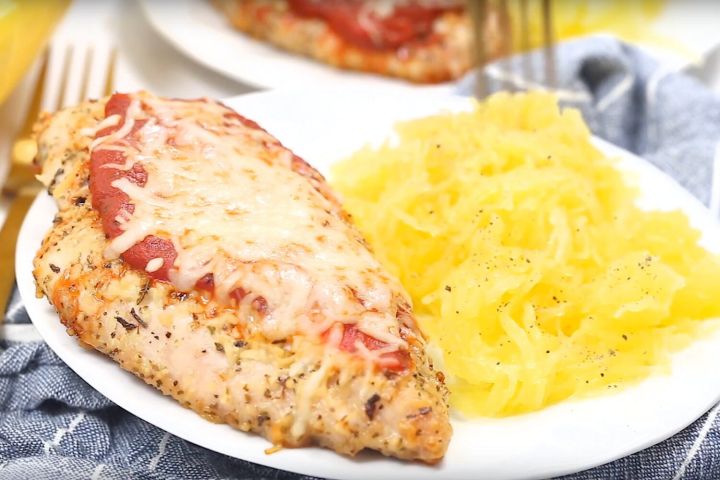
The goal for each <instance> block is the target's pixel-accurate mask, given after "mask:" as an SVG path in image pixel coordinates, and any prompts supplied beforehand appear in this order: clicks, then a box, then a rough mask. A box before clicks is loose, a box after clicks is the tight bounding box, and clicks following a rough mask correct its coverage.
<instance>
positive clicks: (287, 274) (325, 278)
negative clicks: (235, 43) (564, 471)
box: [34, 92, 451, 463]
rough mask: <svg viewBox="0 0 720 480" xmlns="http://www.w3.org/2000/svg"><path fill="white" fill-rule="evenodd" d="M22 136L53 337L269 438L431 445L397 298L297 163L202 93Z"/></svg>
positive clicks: (433, 410) (439, 439)
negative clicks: (39, 188) (36, 207)
mask: <svg viewBox="0 0 720 480" xmlns="http://www.w3.org/2000/svg"><path fill="white" fill-rule="evenodd" d="M36 132H37V138H38V155H37V158H36V162H37V163H38V165H39V166H40V167H41V169H42V173H41V175H40V177H39V178H40V179H41V181H42V182H43V183H44V184H45V185H46V186H47V188H48V191H49V192H50V194H51V195H52V196H53V197H54V198H55V199H56V201H57V204H58V208H59V213H58V214H57V216H56V217H55V219H54V225H53V228H52V229H51V231H50V232H49V233H48V234H47V236H46V237H45V239H44V241H43V243H42V247H41V248H40V250H39V251H38V253H37V256H36V258H35V262H34V267H35V269H34V276H35V279H36V282H37V287H38V295H45V296H46V297H47V298H48V299H49V301H50V303H51V304H52V305H53V306H54V307H55V308H56V309H57V311H58V313H59V316H60V320H61V321H62V323H63V324H64V325H65V326H66V327H67V330H68V333H69V334H71V335H75V336H77V338H78V339H79V341H80V342H82V343H83V344H86V345H89V346H91V347H93V348H95V349H97V350H98V351H100V352H102V353H104V354H106V355H108V356H110V357H111V358H112V359H114V360H115V361H116V362H118V363H119V364H120V365H121V366H122V367H123V368H125V369H126V370H129V371H130V372H133V373H134V374H135V375H137V376H138V377H140V378H141V379H143V380H144V381H145V382H147V383H149V384H151V385H153V386H155V387H156V388H157V389H158V390H160V391H161V392H163V393H164V394H166V395H170V396H172V397H174V398H175V399H176V400H177V401H178V402H180V403H182V404H183V405H184V406H186V407H188V408H191V409H192V410H194V411H196V412H197V413H199V414H200V415H202V416H203V417H205V418H207V419H209V420H211V421H214V422H224V423H228V424H230V425H232V426H234V427H236V428H238V429H240V430H244V431H248V432H256V433H259V434H261V435H264V436H265V437H266V438H268V439H269V440H270V441H271V442H272V443H273V444H275V445H280V446H290V447H295V446H303V445H310V444H317V445H321V446H324V447H327V448H331V449H333V450H335V451H337V452H339V453H343V454H348V455H354V454H355V453H357V452H358V451H360V450H362V449H365V448H369V449H373V450H377V451H379V452H382V453H383V454H385V455H390V456H395V457H398V458H402V459H417V460H421V461H424V462H428V463H433V462H436V461H438V460H439V459H441V458H442V456H443V455H444V453H445V451H446V449H447V446H448V442H449V440H450V436H451V427H450V423H449V419H448V406H447V390H446V387H445V386H444V384H443V381H442V374H441V373H439V372H436V371H434V370H433V366H432V364H431V363H430V362H429V360H428V358H427V357H426V355H425V353H424V351H423V349H424V341H423V338H422V335H421V333H420V332H419V330H418V329H417V327H416V325H415V322H414V320H413V314H412V309H411V306H410V302H409V300H408V297H407V294H406V293H405V292H404V291H403V289H402V287H401V286H400V285H399V283H398V282H397V281H396V280H395V279H394V278H392V277H391V276H390V275H388V274H387V273H386V272H385V271H384V270H383V269H382V268H381V266H380V265H379V264H378V262H377V261H376V260H375V259H374V257H373V256H372V254H371V253H370V251H369V249H368V248H367V246H366V244H365V242H364V240H363V238H362V236H361V235H360V234H359V233H358V232H357V231H356V230H355V228H354V227H353V226H352V224H351V223H350V221H349V219H348V217H347V215H346V214H345V213H344V212H343V210H342V208H341V206H340V205H339V203H338V201H337V200H336V199H335V197H334V196H333V194H332V192H331V191H330V189H329V187H328V186H327V184H326V183H325V181H324V179H323V178H322V176H321V175H320V174H319V173H317V172H316V171H315V170H314V169H313V168H312V167H310V166H309V165H308V164H307V163H305V162H304V161H303V160H302V159H300V158H299V157H297V156H295V155H294V154H292V152H290V151H289V150H287V149H286V148H284V147H283V146H282V145H281V144H280V143H279V142H278V141H277V140H276V139H275V138H274V137H272V136H271V135H270V134H268V133H267V132H265V131H264V130H262V129H261V128H260V127H259V126H258V125H257V124H255V123H254V122H252V121H250V120H248V119H245V118H244V117H241V116H240V115H238V114H237V113H235V112H234V111H232V110H230V109H228V108H227V107H225V106H223V105H222V104H219V103H217V102H214V101H211V100H205V99H202V100H192V101H183V100H170V99H163V98H158V97H155V96H152V95H150V94H148V93H143V92H141V93H135V94H131V95H122V94H116V95H113V96H112V97H110V98H109V99H105V100H102V101H98V102H89V103H84V104H81V105H79V106H77V107H75V108H70V109H66V110H62V111H60V112H57V113H55V114H52V115H45V116H44V117H42V118H41V119H40V121H39V122H38V124H37V126H36Z"/></svg>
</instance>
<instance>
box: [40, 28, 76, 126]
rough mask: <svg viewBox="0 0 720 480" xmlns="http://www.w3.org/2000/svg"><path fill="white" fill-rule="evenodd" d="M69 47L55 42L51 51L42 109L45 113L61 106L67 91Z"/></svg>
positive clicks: (41, 103) (41, 104)
mask: <svg viewBox="0 0 720 480" xmlns="http://www.w3.org/2000/svg"><path fill="white" fill-rule="evenodd" d="M69 48H70V46H69V45H66V44H62V43H60V42H53V44H52V45H51V46H50V48H49V49H48V50H49V53H48V55H49V60H48V66H47V73H46V76H45V86H44V90H43V95H42V101H41V102H40V107H41V109H42V110H44V111H48V112H53V111H55V110H57V108H58V107H59V106H60V100H61V96H62V92H63V90H64V89H65V81H64V79H65V66H66V65H65V64H66V63H67V62H66V58H67V53H68V49H69Z"/></svg>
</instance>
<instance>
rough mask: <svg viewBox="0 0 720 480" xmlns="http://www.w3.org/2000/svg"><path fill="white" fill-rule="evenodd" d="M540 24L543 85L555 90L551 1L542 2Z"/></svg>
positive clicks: (544, 0)
mask: <svg viewBox="0 0 720 480" xmlns="http://www.w3.org/2000/svg"><path fill="white" fill-rule="evenodd" d="M542 22H543V24H542V29H543V32H542V33H543V63H544V67H545V84H546V85H547V86H548V87H549V88H555V87H556V86H557V65H556V64H555V33H554V26H553V18H552V4H551V0H542Z"/></svg>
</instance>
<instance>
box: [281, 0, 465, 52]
mask: <svg viewBox="0 0 720 480" xmlns="http://www.w3.org/2000/svg"><path fill="white" fill-rule="evenodd" d="M288 4H289V6H290V9H291V10H292V11H293V13H295V14H296V15H299V16H302V17H309V18H319V19H322V20H324V21H325V22H326V23H327V25H328V26H329V27H330V28H331V29H332V30H333V31H334V32H335V33H336V34H337V35H339V36H340V37H342V38H343V39H344V40H346V41H347V42H348V43H350V44H352V45H355V46H356V47H360V48H365V49H370V50H395V49H397V48H399V47H402V46H404V45H406V44H408V43H411V42H415V41H419V40H423V39H425V38H427V37H429V36H430V35H431V34H432V30H433V23H434V22H435V19H437V18H438V17H439V16H440V15H442V14H443V13H446V12H449V11H460V10H462V9H463V7H462V4H461V3H459V2H458V3H454V2H438V3H437V4H432V2H417V1H407V2H399V3H398V4H396V5H395V6H394V7H393V8H392V10H391V11H390V12H389V13H388V14H380V13H378V12H377V11H375V10H372V9H367V8H366V9H365V10H364V11H363V6H364V4H367V2H366V1H364V0H288Z"/></svg>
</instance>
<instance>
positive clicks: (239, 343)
mask: <svg viewBox="0 0 720 480" xmlns="http://www.w3.org/2000/svg"><path fill="white" fill-rule="evenodd" d="M233 345H235V346H236V347H237V348H243V347H245V346H246V345H247V342H245V341H243V340H236V341H235V343H233Z"/></svg>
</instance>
